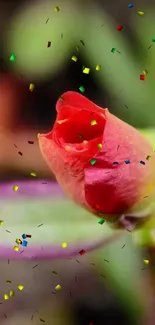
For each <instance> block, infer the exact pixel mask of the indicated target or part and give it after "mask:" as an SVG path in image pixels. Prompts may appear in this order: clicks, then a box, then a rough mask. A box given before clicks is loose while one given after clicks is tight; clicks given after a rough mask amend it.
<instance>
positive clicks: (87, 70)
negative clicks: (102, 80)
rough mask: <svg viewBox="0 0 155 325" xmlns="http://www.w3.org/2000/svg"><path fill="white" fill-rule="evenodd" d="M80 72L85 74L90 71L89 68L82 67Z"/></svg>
mask: <svg viewBox="0 0 155 325" xmlns="http://www.w3.org/2000/svg"><path fill="white" fill-rule="evenodd" d="M82 72H83V73H86V74H89V72H90V68H84V69H83V71H82Z"/></svg>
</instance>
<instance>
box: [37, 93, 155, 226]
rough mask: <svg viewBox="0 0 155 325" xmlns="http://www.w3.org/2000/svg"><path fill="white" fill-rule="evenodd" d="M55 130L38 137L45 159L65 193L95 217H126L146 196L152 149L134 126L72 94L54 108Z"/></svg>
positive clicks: (150, 173) (67, 94) (78, 95)
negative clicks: (102, 215) (101, 215)
mask: <svg viewBox="0 0 155 325" xmlns="http://www.w3.org/2000/svg"><path fill="white" fill-rule="evenodd" d="M56 110H57V119H56V121H55V124H54V126H53V130H52V131H51V132H49V133H48V134H46V135H45V134H42V135H40V136H39V145H40V149H41V152H42V155H43V157H44V159H45V160H46V162H47V164H48V165H49V167H50V168H51V170H52V171H53V173H54V174H55V176H56V178H57V181H58V183H59V184H60V185H61V186H62V188H63V189H64V191H65V192H66V193H67V194H68V195H69V196H70V197H71V198H72V199H73V200H74V201H75V202H77V203H78V204H80V205H82V206H84V207H85V208H87V209H90V210H91V211H93V212H94V213H96V212H100V213H102V214H104V215H108V220H110V219H112V218H111V217H110V216H112V215H120V214H124V213H126V212H128V211H131V209H132V208H133V207H134V206H136V205H137V204H138V203H139V202H141V201H142V200H143V198H144V196H146V195H148V189H150V187H151V184H152V177H153V176H152V170H153V159H154V158H153V159H149V160H148V159H146V158H147V157H148V156H152V148H151V145H150V144H149V143H148V141H147V140H146V139H145V138H144V137H143V136H142V135H141V133H140V132H139V131H137V130H136V129H135V128H133V127H132V126H130V125H128V124H127V123H125V122H123V121H121V120H120V119H119V118H117V117H116V116H114V115H113V114H111V113H110V112H109V111H108V109H103V108H101V107H99V106H97V105H95V104H94V103H93V102H91V101H90V100H88V99H87V98H85V97H84V96H82V95H80V94H78V93H76V92H72V91H68V92H66V93H64V94H63V95H62V96H61V98H60V99H59V100H58V102H57V104H56Z"/></svg>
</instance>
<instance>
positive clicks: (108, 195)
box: [85, 112, 152, 214]
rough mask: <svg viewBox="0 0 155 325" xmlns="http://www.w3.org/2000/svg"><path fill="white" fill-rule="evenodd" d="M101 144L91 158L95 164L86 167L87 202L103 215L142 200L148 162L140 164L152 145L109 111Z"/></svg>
mask: <svg viewBox="0 0 155 325" xmlns="http://www.w3.org/2000/svg"><path fill="white" fill-rule="evenodd" d="M102 144H103V147H102V149H101V150H100V151H99V152H98V153H97V154H96V155H95V157H92V158H95V159H96V163H95V165H93V166H91V165H90V166H89V167H88V168H86V169H85V197H86V201H87V203H88V204H89V206H90V207H91V208H93V209H94V210H98V211H100V212H102V213H105V214H119V213H124V212H125V211H127V210H128V209H129V208H131V207H132V206H133V205H135V204H136V203H138V201H139V200H141V199H143V196H145V194H144V191H146V184H149V182H150V183H151V177H152V176H151V171H152V169H151V166H150V163H149V162H148V161H147V162H146V164H145V166H143V165H142V164H140V161H146V156H147V155H148V152H150V153H151V151H152V148H151V146H150V145H149V144H148V142H147V140H145V139H144V138H143V136H142V135H141V134H140V133H139V132H138V131H137V130H136V129H134V128H133V127H131V126H130V125H128V124H126V123H124V122H123V121H121V120H119V119H118V118H116V117H115V116H113V115H112V114H110V113H108V112H107V113H106V124H105V129H104V137H103V143H102ZM118 146H119V149H118ZM125 160H130V164H125ZM113 162H118V165H114V164H113Z"/></svg>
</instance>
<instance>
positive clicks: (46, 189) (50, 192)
mask: <svg viewBox="0 0 155 325" xmlns="http://www.w3.org/2000/svg"><path fill="white" fill-rule="evenodd" d="M15 185H17V186H18V187H19V188H18V191H17V192H14V191H13V186H15ZM53 196H56V197H57V196H61V197H63V196H64V193H63V191H62V190H61V188H60V186H59V185H58V184H57V183H56V182H53V181H48V180H47V181H46V180H45V181H43V180H36V181H14V182H6V183H0V199H16V198H17V199H19V198H21V197H38V198H39V197H44V198H45V197H47V198H48V197H53Z"/></svg>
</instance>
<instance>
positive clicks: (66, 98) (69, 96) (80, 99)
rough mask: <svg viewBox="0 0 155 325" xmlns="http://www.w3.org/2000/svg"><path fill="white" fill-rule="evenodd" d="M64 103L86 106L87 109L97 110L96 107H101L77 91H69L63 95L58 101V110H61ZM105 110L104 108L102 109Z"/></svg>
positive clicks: (79, 106) (80, 106)
mask: <svg viewBox="0 0 155 325" xmlns="http://www.w3.org/2000/svg"><path fill="white" fill-rule="evenodd" d="M64 105H68V106H74V107H78V108H83V109H84V108H85V109H87V110H92V111H93V110H94V109H95V110H96V107H98V108H99V109H101V108H100V107H99V106H97V105H95V104H94V103H93V102H92V101H90V100H89V99H87V98H86V97H84V96H82V95H81V94H79V93H77V92H75V91H67V92H65V93H63V94H62V95H61V97H60V98H59V99H58V101H57V103H56V110H57V112H59V111H60V110H61V108H62V107H63V106H64ZM101 110H103V109H101Z"/></svg>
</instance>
